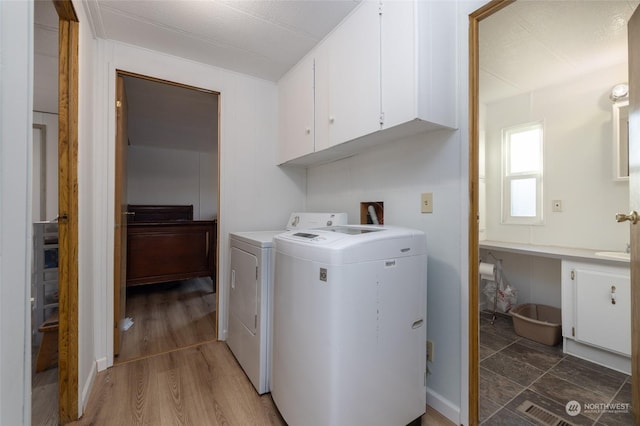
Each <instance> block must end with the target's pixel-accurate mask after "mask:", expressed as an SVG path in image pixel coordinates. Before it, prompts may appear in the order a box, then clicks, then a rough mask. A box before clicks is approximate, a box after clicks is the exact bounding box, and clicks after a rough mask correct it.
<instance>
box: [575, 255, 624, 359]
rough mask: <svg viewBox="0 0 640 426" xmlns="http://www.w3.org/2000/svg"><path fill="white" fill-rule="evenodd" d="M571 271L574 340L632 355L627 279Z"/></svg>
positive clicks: (617, 275)
mask: <svg viewBox="0 0 640 426" xmlns="http://www.w3.org/2000/svg"><path fill="white" fill-rule="evenodd" d="M574 271H575V287H574V289H575V299H574V300H575V305H574V306H575V307H574V309H575V331H576V336H575V338H576V340H577V341H581V342H584V343H588V344H591V345H594V346H599V347H602V348H605V349H609V350H612V351H615V352H619V353H622V354H625V355H631V325H630V324H631V303H630V297H631V286H630V280H629V275H628V274H624V273H622V272H621V273H615V272H608V271H595V270H590V269H578V268H576V269H575V270H574ZM613 301H615V303H612V302H613Z"/></svg>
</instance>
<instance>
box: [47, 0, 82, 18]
mask: <svg viewBox="0 0 640 426" xmlns="http://www.w3.org/2000/svg"><path fill="white" fill-rule="evenodd" d="M53 6H54V7H55V8H56V12H58V17H59V18H60V19H64V20H65V21H74V22H78V15H76V11H75V9H74V8H73V4H72V3H71V0H53Z"/></svg>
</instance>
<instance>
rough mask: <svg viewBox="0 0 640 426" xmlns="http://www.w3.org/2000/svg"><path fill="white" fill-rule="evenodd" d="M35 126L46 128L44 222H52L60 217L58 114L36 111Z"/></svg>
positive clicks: (34, 115) (34, 116) (34, 114)
mask: <svg viewBox="0 0 640 426" xmlns="http://www.w3.org/2000/svg"><path fill="white" fill-rule="evenodd" d="M33 124H40V125H43V126H45V136H46V142H45V158H46V159H45V173H46V188H45V204H46V212H45V217H44V219H43V220H52V219H54V218H55V217H57V216H58V114H49V113H43V112H35V111H34V113H33ZM34 220H35V219H34Z"/></svg>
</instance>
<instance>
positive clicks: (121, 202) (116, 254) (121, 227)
mask: <svg viewBox="0 0 640 426" xmlns="http://www.w3.org/2000/svg"><path fill="white" fill-rule="evenodd" d="M116 80H117V82H116V161H115V167H116V170H115V181H116V182H115V196H114V209H115V212H114V214H115V218H114V241H113V280H114V282H113V292H114V295H113V311H114V318H113V322H114V324H113V354H114V356H117V355H118V354H119V353H120V345H121V343H122V333H121V332H120V330H121V327H122V324H123V321H124V318H125V315H126V305H127V287H126V286H127V175H126V174H127V142H128V139H129V138H128V135H127V96H126V92H125V88H124V77H122V76H121V75H117V76H116Z"/></svg>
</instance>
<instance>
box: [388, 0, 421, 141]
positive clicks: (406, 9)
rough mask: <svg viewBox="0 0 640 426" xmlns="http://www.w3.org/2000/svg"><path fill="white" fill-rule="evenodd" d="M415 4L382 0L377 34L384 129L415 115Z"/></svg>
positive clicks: (416, 58) (408, 119)
mask: <svg viewBox="0 0 640 426" xmlns="http://www.w3.org/2000/svg"><path fill="white" fill-rule="evenodd" d="M416 7H417V5H416V2H414V1H400V2H395V1H386V2H384V7H383V13H382V33H381V37H380V40H381V49H382V50H381V81H382V84H381V90H382V105H381V108H382V112H383V113H384V124H383V126H382V127H383V128H384V129H388V128H391V127H394V126H397V125H399V124H402V123H405V122H407V121H410V120H413V119H415V118H416V117H417V104H416V102H417V100H416V97H417V95H418V92H417V91H418V88H417V74H416V73H417V60H418V56H417V53H418V52H417V50H416V49H417V47H416V24H417V23H416Z"/></svg>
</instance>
